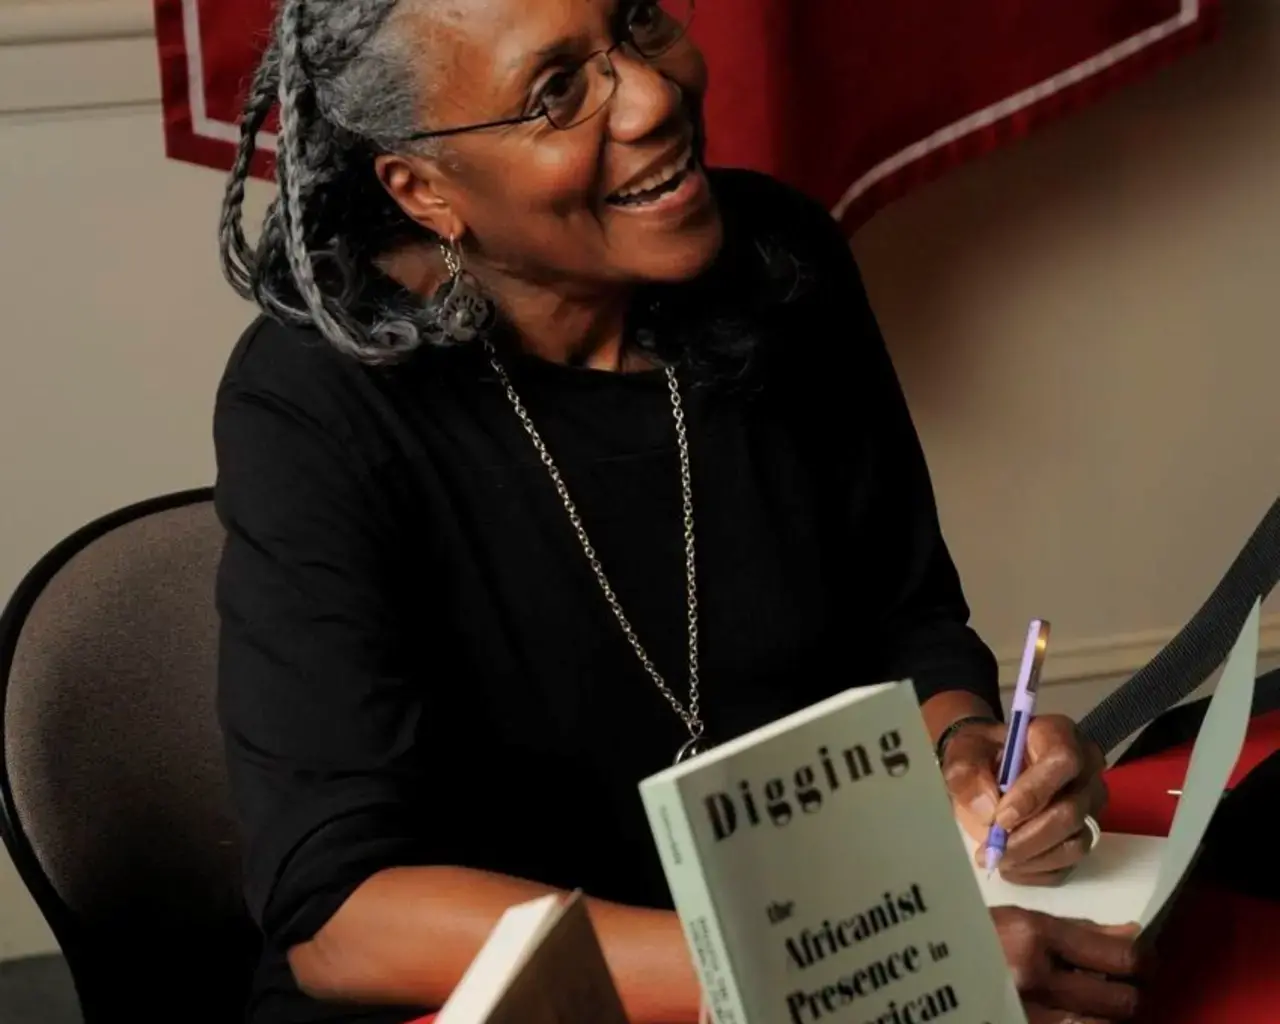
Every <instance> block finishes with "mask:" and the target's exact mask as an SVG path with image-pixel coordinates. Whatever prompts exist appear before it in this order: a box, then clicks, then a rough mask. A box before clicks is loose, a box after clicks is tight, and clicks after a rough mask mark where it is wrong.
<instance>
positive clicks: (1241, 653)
mask: <svg viewBox="0 0 1280 1024" xmlns="http://www.w3.org/2000/svg"><path fill="white" fill-rule="evenodd" d="M1261 625H1262V602H1261V601H1255V602H1254V605H1253V610H1252V611H1251V612H1250V613H1249V618H1248V619H1246V620H1245V624H1244V628H1243V629H1242V630H1241V631H1240V636H1239V637H1237V638H1236V642H1235V644H1234V645H1233V646H1232V648H1231V653H1230V654H1229V655H1227V662H1226V666H1225V667H1224V668H1223V670H1222V675H1221V676H1220V677H1219V679H1218V686H1217V689H1215V690H1214V692H1213V699H1212V700H1211V701H1210V702H1209V710H1208V711H1207V712H1205V716H1204V722H1203V723H1202V724H1201V726H1200V735H1199V736H1197V737H1196V744H1195V747H1193V748H1192V751H1191V760H1190V762H1189V763H1188V765H1187V775H1186V780H1185V781H1184V782H1183V784H1182V797H1181V798H1180V799H1179V800H1178V809H1177V811H1176V812H1174V816H1173V826H1172V828H1170V830H1169V840H1168V844H1167V845H1166V847H1165V852H1164V855H1163V858H1162V859H1161V863H1160V870H1159V873H1158V876H1157V878H1156V883H1155V891H1154V892H1153V893H1152V894H1151V898H1150V899H1149V900H1148V901H1147V905H1146V907H1145V908H1144V910H1143V912H1142V915H1141V916H1140V917H1139V918H1138V920H1139V922H1140V923H1141V924H1142V926H1143V927H1144V928H1146V927H1147V926H1149V925H1150V924H1151V923H1152V922H1153V921H1155V920H1156V919H1157V918H1158V917H1159V916H1160V914H1161V912H1162V911H1163V910H1164V908H1165V904H1166V903H1168V902H1169V899H1170V898H1171V897H1172V896H1173V894H1174V893H1175V892H1177V890H1178V887H1179V886H1180V885H1181V884H1182V879H1183V877H1184V876H1185V875H1186V873H1187V871H1188V870H1189V869H1190V868H1191V865H1192V864H1193V863H1194V862H1195V859H1196V855H1197V854H1198V853H1199V852H1200V844H1201V843H1202V842H1203V841H1204V834H1205V832H1206V831H1208V828H1209V822H1210V821H1212V820H1213V815H1214V812H1215V811H1216V810H1217V809H1218V804H1219V802H1220V801H1221V800H1222V794H1223V793H1224V792H1225V791H1226V788H1227V783H1228V782H1229V781H1230V779H1231V772H1232V770H1233V769H1234V768H1235V766H1236V761H1238V760H1239V759H1240V751H1241V749H1242V748H1243V747H1244V740H1245V736H1246V735H1247V734H1248V732H1249V719H1250V718H1251V717H1252V715H1253V691H1254V684H1255V682H1256V680H1257V675H1258V643H1259V639H1260V629H1261Z"/></svg>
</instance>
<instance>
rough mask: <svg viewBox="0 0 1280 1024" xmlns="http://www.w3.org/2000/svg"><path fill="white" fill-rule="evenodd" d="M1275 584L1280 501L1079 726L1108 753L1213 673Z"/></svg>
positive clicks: (1279, 565)
mask: <svg viewBox="0 0 1280 1024" xmlns="http://www.w3.org/2000/svg"><path fill="white" fill-rule="evenodd" d="M1277 581H1280V499H1277V500H1276V502H1275V503H1274V504H1273V505H1272V506H1271V508H1270V510H1269V511H1268V512H1267V514H1266V515H1265V516H1264V517H1263V519H1262V522H1261V523H1259V524H1258V527H1257V529H1255V530H1254V531H1253V535H1252V536H1251V537H1250V538H1249V542H1248V543H1247V544H1245V546H1244V550H1243V551H1241V552H1240V554H1239V555H1237V556H1236V560H1235V561H1234V562H1232V564H1231V567H1230V568H1229V569H1228V570H1227V573H1226V575H1225V576H1223V578H1222V581H1221V582H1220V583H1219V584H1218V586H1217V587H1216V588H1215V589H1214V591H1213V593H1212V594H1210V595H1209V599H1208V600H1207V601H1205V603H1204V604H1203V605H1202V606H1201V607H1200V610H1199V611H1197V612H1196V613H1195V615H1193V616H1192V617H1191V621H1190V622H1188V623H1187V624H1186V625H1185V626H1184V627H1183V628H1182V629H1181V631H1179V633H1178V635H1177V636H1175V637H1174V638H1173V639H1172V640H1171V641H1169V643H1168V644H1167V645H1166V646H1165V648H1164V649H1163V650H1162V651H1160V653H1159V654H1157V655H1156V656H1155V657H1154V658H1152V659H1151V661H1149V662H1148V663H1147V664H1146V665H1145V666H1143V667H1142V668H1141V669H1139V670H1138V672H1137V673H1135V674H1134V676H1133V677H1132V678H1131V679H1130V680H1129V681H1128V682H1126V683H1124V684H1123V685H1122V686H1120V687H1119V688H1118V689H1117V690H1116V691H1115V692H1114V693H1112V694H1111V695H1110V696H1109V697H1107V698H1106V699H1105V700H1103V701H1102V702H1101V703H1100V704H1098V706H1097V707H1096V708H1094V709H1093V710H1092V711H1090V712H1089V713H1088V714H1087V715H1086V716H1085V717H1084V718H1083V719H1082V720H1081V722H1080V731H1081V732H1083V733H1084V734H1085V735H1086V736H1088V737H1089V738H1090V739H1092V740H1093V741H1094V742H1095V743H1097V744H1098V746H1100V747H1101V748H1102V749H1103V751H1105V752H1110V751H1112V750H1114V749H1115V748H1116V747H1117V746H1119V745H1120V744H1121V743H1123V742H1124V741H1125V740H1126V739H1128V738H1129V737H1130V736H1132V735H1133V734H1134V733H1135V732H1137V731H1138V730H1139V729H1141V728H1143V727H1144V726H1146V725H1149V724H1150V723H1151V722H1153V721H1155V720H1156V719H1157V718H1159V717H1160V716H1161V715H1162V714H1164V713H1165V712H1166V711H1168V710H1169V709H1170V708H1172V707H1173V706H1174V705H1176V704H1177V703H1178V702H1179V701H1181V700H1183V699H1184V698H1186V697H1187V696H1189V695H1190V694H1191V693H1193V692H1194V691H1195V689H1196V688H1197V687H1198V686H1200V684H1201V683H1203V682H1204V681H1205V680H1206V679H1208V678H1209V676H1210V675H1211V674H1212V673H1213V671H1214V669H1216V668H1217V667H1218V666H1219V665H1220V664H1222V662H1223V660H1225V658H1226V656H1227V655H1228V654H1229V653H1230V651H1231V647H1232V645H1233V644H1234V643H1235V641H1236V638H1237V637H1238V636H1239V635H1240V630H1241V629H1243V628H1244V623H1245V620H1246V619H1247V618H1248V617H1249V612H1250V611H1251V610H1252V609H1253V605H1254V602H1255V601H1258V600H1259V599H1265V598H1266V597H1267V595H1268V594H1270V593H1271V591H1272V590H1273V589H1274V587H1275V585H1276V583H1277Z"/></svg>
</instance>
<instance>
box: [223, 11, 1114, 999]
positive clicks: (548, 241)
mask: <svg viewBox="0 0 1280 1024" xmlns="http://www.w3.org/2000/svg"><path fill="white" fill-rule="evenodd" d="M691 16H692V5H691V3H688V2H684V3H674V2H673V3H670V4H668V3H662V4H659V3H657V2H655V0H451V2H450V3H443V2H440V0H400V2H395V0H284V3H283V6H282V8H281V10H280V13H279V20H278V24H277V27H276V30H275V34H274V37H273V39H272V42H271V45H270V47H269V50H268V53H267V55H266V57H265V59H264V62H263V64H262V67H261V69H260V70H259V72H258V74H257V76H256V78H255V79H254V81H253V83H252V89H251V94H250V97H249V100H248V104H247V109H246V112H245V117H244V124H243V141H242V143H241V146H240V153H239V160H238V162H237V165H236V167H235V170H234V172H233V174H232V176H231V179H230V184H229V187H228V193H227V197H226V204H225V208H224V213H223V219H222V232H221V235H222V237H221V240H222V251H223V257H224V264H225V267H226V270H227V273H228V276H229V278H230V280H231V282H232V283H233V285H234V286H235V287H236V288H237V289H238V290H239V291H240V293H241V294H243V295H245V296H251V297H253V298H254V299H255V300H256V301H257V303H258V304H259V305H260V306H261V308H262V309H263V311H264V312H265V314H266V315H265V316H264V317H262V318H260V319H259V320H258V322H257V323H255V324H254V325H253V327H252V328H251V329H250V330H249V331H248V332H247V333H246V334H245V336H244V337H243V338H242V340H241V342H240V344H239V346H238V347H237V349H236V351H235V353H234V355H233V356H232V358H231V360H230V363H229V365H228V368H227V371H226V376H225V379H224V381H223V383H222V385H221V388H220V390H219V394H218V400H217V410H216V420H215V434H216V442H217V454H218V463H219V479H218V486H217V500H218V507H219V510H220V514H221V516H222V518H223V521H224V523H225V525H226V528H227V533H228V538H227V544H226V550H225V554H224V557H223V561H222V566H221V572H220V579H219V601H220V608H221V614H222V622H223V629H222V647H221V674H222V678H221V709H222V715H223V721H224V727H225V730H226V735H227V744H228V754H229V760H230V768H231V773H232V779H233V785H234V790H235V795H236V798H237V800H238V803H239V807H240V813H241V816H242V818H243V825H244V830H245V838H246V855H245V862H246V864H245V866H246V893H247V899H248V903H249V906H250V908H251V910H252V912H253V913H254V914H255V916H256V917H257V920H258V921H259V923H260V924H261V926H262V929H263V931H264V934H265V936H266V954H265V957H264V960H263V966H262V971H261V975H260V978H259V980H258V985H257V991H256V995H255V999H254V1005H253V1008H252V1010H251V1019H252V1020H253V1021H255V1022H259V1024H262V1022H277V1021H295V1022H302V1021H307V1022H311V1021H322V1020H362V1021H402V1020H406V1019H408V1018H409V1017H411V1016H413V1015H415V1014H417V1013H419V1012H421V1010H422V1008H427V1007H432V1006H437V1005H439V1004H440V1003H441V1002H442V1001H443V1000H444V999H445V998H446V997H447V995H448V993H449V991H450V989H451V988H452V986H453V985H454V984H455V983H456V981H457V980H458V978H459V977H460V975H461V973H462V971H463V969H464V968H465V966H466V965H467V963H468V962H469V961H470V959H471V958H472V956H473V955H474V954H475V952H476V950H477V949H478V948H479V946H480V944H481V943H482V942H483V940H484V938H485V936H486V935H487V933H488V931H489V929H490V928H491V927H492V925H493V924H494V922H495V921H496V919H497V918H498V916H499V915H500V913H501V912H502V911H503V910H504V909H505V908H506V907H507V906H509V905H511V904H513V903H515V902H518V901H521V900H524V899H528V898H530V897H532V896H535V895H537V894H540V893H545V892H548V891H551V890H554V889H569V888H576V887H581V888H582V889H584V890H585V891H586V892H587V893H588V894H589V895H590V896H591V897H592V902H591V910H592V914H593V918H594V921H595V924H596V927H597V929H598V931H599V934H600V937H601V940H602V943H603V946H604V948H605V951H606V955H607V957H608V959H609V963H610V965H611V967H612V969H613V971H614V973H615V975H616V977H617V980H618V983H619V986H620V990H621V993H622V996H623V1000H624V1002H625V1004H626V1007H627V1010H628V1012H629V1014H630V1017H631V1019H632V1020H633V1021H635V1022H636V1024H680V1022H683V1021H690V1020H692V1019H693V1018H694V1017H695V1016H696V1014H697V1010H698V991H697V984H696V981H695V977H694V974H693V971H692V968H691V965H690V961H689V957H688V954H687V951H686V947H685V943H684V941H683V938H682V936H681V933H680V930H679V927H678V924H677V922H676V919H675V916H674V914H673V913H672V912H671V911H670V910H669V909H668V908H669V907H670V903H669V896H668V894H667V890H666V886H665V883H664V880H663V877H662V874H661V871H660V868H659V865H658V861H657V857H656V854H655V850H654V847H653V843H652V840H651V838H650V836H649V834H648V830H647V827H646V825H645V822H644V818H643V813H642V810H641V805H640V801H639V798H638V795H637V791H636V784H637V783H638V781H639V780H640V779H641V778H643V777H645V776H647V775H649V774H651V773H652V772H654V771H656V770H658V769H660V768H662V767H664V766H665V765H667V764H669V763H670V762H671V760H672V758H673V757H674V756H676V755H677V752H681V753H682V754H684V755H688V754H691V753H696V752H697V750H698V749H701V748H702V747H704V746H705V745H707V744H709V743H714V742H720V741H723V740H724V739H727V738H729V737H731V736H734V735H737V734H740V733H742V732H744V731H746V730H749V729H751V728H753V727H756V726H758V725H761V724H763V723H765V722H767V721H770V720H773V719H776V718H777V717H779V716H781V715H784V714H787V713H789V712H792V711H795V710H797V709H799V708H801V707H803V706H805V705H807V704H810V703H812V702H813V701H815V700H817V699H820V698H821V697H824V696H827V695H829V694H831V693H834V692H837V691H839V690H842V689H845V688H847V687H849V686H851V685H861V684H867V683H873V682H878V681H882V680H885V679H895V678H908V677H909V678H911V679H913V680H914V683H915V686H916V688H917V690H918V692H919V696H920V699H921V702H922V707H923V712H924V716H925V719H926V720H927V723H928V726H929V729H930V731H931V732H932V735H933V736H934V738H935V739H936V740H937V741H938V743H939V750H940V755H941V756H942V757H943V761H944V766H945V769H946V772H947V774H948V777H949V779H950V783H951V786H952V792H953V794H955V795H956V797H957V801H958V804H959V805H960V806H962V808H963V809H964V813H965V815H967V820H968V821H969V824H970V827H971V828H972V829H973V830H974V832H975V834H981V831H982V829H984V828H985V827H986V825H987V824H988V823H989V822H990V821H991V819H992V817H993V815H995V814H996V813H997V798H998V792H997V790H996V788H995V786H994V783H993V781H992V778H991V770H992V764H993V762H994V760H995V758H996V755H997V754H998V750H999V745H1000V741H1001V738H1002V735H1003V732H1002V726H1001V725H1000V723H999V721H998V716H997V708H998V694H997V690H996V684H995V668H994V663H993V659H992V656H991V654H990V653H989V651H988V650H987V648H986V647H985V646H984V645H983V644H982V642H981V641H980V640H979V639H978V638H977V636H976V635H975V634H974V633H973V632H972V631H971V630H970V629H969V628H968V626H967V624H966V622H967V618H968V610H967V608H966V606H965V601H964V598H963V595H962V593H961V589H960V585H959V582H958V580H957V577H956V573H955V570H954V568H953V566H952V563H951V560H950V558H949V556H948V554H947V550H946V547H945V545H944V543H943V540H942V537H941V534H940V531H939V527H938V521H937V515H936V512H935V509H934V504H933V498H932V494H931V490H930V484H929V478H928V473H927V470H926V466H925V462H924V459H923V457H922V454H921V451H920V448H919V444H918V441H917V438H916V435H915V432H914V429H913V427H912V424H911V420H910V417H909V415H908V412H907V408H906V405H905V403H904V401H903V397H902V394H901V392H900V389H899V387H898V383H897V381H896V379H895V377H894V373H893V368H892V365H891V363H890V361H889V358H888V356H887V354H886V352H885V349H884V347H883V344H882V342H881V339H880V336H879V333H878V330H877V327H876V324H875V321H874V319H873V317H872V314H871V312H870V310H869V309H868V306H867V302H866V298H865V296H864V294H863V292H862V288H861V284H860V282H859V278H858V275H857V271H856V268H855V267H854V264H853V261H852V259H851V257H850V254H849V250H848V248H847V246H846V244H845V242H844V239H843V238H842V237H841V235H840V233H839V231H838V230H837V229H836V227H835V225H834V224H833V223H832V221H831V220H830V218H829V217H828V216H827V215H826V214H825V213H824V211H823V210H822V209H820V208H818V207H816V206H815V205H814V204H813V203H812V202H810V201H808V200H806V199H805V198H803V197H801V196H799V195H797V194H795V193H794V192H792V191H789V190H788V189H786V188H784V187H783V186H781V185H779V184H777V183H775V182H773V181H771V180H768V179H766V178H763V177H760V176H757V175H753V174H747V173H742V172H737V173H730V172H710V171H707V170H706V169H705V168H704V167H703V165H702V163H701V153H702V137H701V133H700V120H699V104H700V98H701V96H702V93H703V90H704V87H705V84H706V77H705V72H704V67H703V63H702V60H701V57H700V55H699V54H698V52H697V50H696V49H695V48H694V46H693V45H692V44H691V42H690V41H689V39H688V37H687V36H686V34H685V28H686V26H687V23H688V20H689V18H690V17H691ZM277 98H278V100H279V104H280V130H279V135H278V138H279V148H278V177H279V182H280V197H279V198H278V199H277V200H276V202H275V204H274V205H273V206H272V207H271V209H270V211H269V213H268V215H267V218H266V222H265V225H264V228H263V234H262V238H261V240H260V242H259V243H258V245H257V246H256V248H252V249H251V248H250V246H249V245H248V244H247V243H246V240H245V235H244V233H243V229H242V226H241V205H242V200H243V191H244V180H245V173H246V170H247V168H248V166H249V164H250V161H251V159H252V156H253V151H254V139H255V137H256V135H257V133H258V131H259V130H260V129H261V128H262V126H263V124H264V122H265V119H266V117H267V113H268V110H269V109H270V108H271V106H272V105H273V102H274V101H276V100H277ZM1030 763H1031V766H1030V768H1029V769H1028V771H1027V773H1026V781H1025V783H1024V784H1023V785H1022V786H1020V787H1019V788H1018V789H1017V790H1016V791H1015V792H1011V793H1010V794H1008V795H1007V796H1006V798H1005V799H1004V801H1003V803H1001V804H1000V806H999V814H1000V815H1001V820H1002V821H1005V823H1006V824H1013V823H1014V822H1012V821H1011V820H1006V819H1007V818H1008V816H1010V815H1020V816H1021V817H1020V823H1019V826H1018V828H1016V829H1015V831H1014V834H1013V839H1012V841H1011V844H1010V847H1009V853H1008V856H1007V857H1006V860H1005V870H1006V872H1007V873H1008V874H1009V875H1010V877H1012V878H1015V879H1021V880H1024V881H1029V882H1052V881H1054V880H1056V878H1058V877H1059V876H1060V874H1061V872H1063V871H1065V870H1068V869H1069V868H1070V867H1071V865H1072V864H1074V863H1075V862H1076V861H1077V860H1078V859H1079V857H1080V856H1081V855H1082V854H1083V853H1084V852H1085V850H1086V848H1087V845H1088V839H1087V837H1088V835H1089V830H1088V828H1087V827H1086V826H1087V823H1086V819H1085V815H1086V814H1089V813H1096V811H1097V809H1098V806H1099V804H1098V800H1099V799H1100V794H1101V789H1100V785H1099V783H1098V781H1097V769H1098V768H1099V766H1100V763H1101V762H1100V758H1099V757H1098V756H1097V753H1096V751H1089V750H1086V749H1085V748H1084V747H1082V745H1081V743H1080V742H1079V740H1078V739H1077V737H1076V735H1075V732H1074V730H1073V728H1072V727H1071V725H1070V723H1069V722H1065V721H1064V720H1058V719H1048V718H1047V719H1045V720H1043V721H1042V722H1040V723H1039V724H1038V725H1037V732H1036V736H1035V737H1034V741H1033V743H1032V748H1031V752H1030ZM997 923H998V924H999V926H1000V929H1001V934H1002V937H1003V939H1004V942H1005V948H1006V951H1007V953H1008V955H1009V958H1010V962H1011V964H1012V965H1013V967H1014V969H1015V971H1016V972H1017V975H1018V977H1019V979H1020V984H1021V986H1022V990H1023V991H1024V992H1025V993H1026V995H1027V1000H1028V1005H1029V1006H1030V1007H1032V1010H1031V1012H1032V1013H1034V1014H1036V1015H1037V1016H1036V1017H1035V1020H1036V1021H1037V1024H1040V1022H1050V1021H1054V1022H1060V1021H1065V1020H1068V1019H1083V1018H1078V1017H1077V1018H1072V1017H1070V1014H1071V1013H1073V1012H1074V1013H1078V1014H1084V1015H1086V1016H1089V1017H1090V1019H1092V1018H1093V1017H1097V1018H1099V1019H1103V1018H1105V1019H1120V1018H1122V1017H1125V1016H1127V1015H1128V1013H1129V1012H1130V1010H1131V1007H1132V1000H1133V988H1132V987H1131V986H1130V985H1128V984H1125V983H1121V982H1118V981H1109V980H1103V979H1102V978H1101V977H1100V976H1099V974H1098V973H1097V972H1101V973H1105V974H1109V975H1125V974H1129V973H1131V972H1132V968H1133V943H1132V939H1131V937H1130V936H1129V935H1127V934H1122V933H1111V932H1107V931H1105V930H1100V929H1096V928H1092V927H1090V926H1086V925H1080V924H1073V923H1068V922H1060V921H1054V920H1051V919H1048V918H1040V917H1036V916H1035V915H1029V914H1021V913H1017V912H1013V911H1002V912H1000V914H999V915H998V917H997ZM1072 965H1074V966H1078V967H1081V968H1084V969H1086V970H1087V971H1089V972H1093V973H1081V972H1076V971H1074V970H1072V969H1071V966H1072Z"/></svg>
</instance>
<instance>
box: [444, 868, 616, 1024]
mask: <svg viewBox="0 0 1280 1024" xmlns="http://www.w3.org/2000/svg"><path fill="white" fill-rule="evenodd" d="M435 1024H627V1018H626V1014H625V1013H624V1012H623V1009H622V1000H621V999H620V998H619V996H618V991H617V989H616V988H615V987H614V983H613V977H612V976H611V975H610V973H609V968H608V965H607V964H606V963H605V959H604V953H603V952H602V951H601V949H600V944H599V942H598V941H597V939H596V933H595V929H594V928H592V926H591V919H590V918H589V917H588V916H587V906H586V903H585V902H584V901H583V899H582V896H581V894H580V893H574V894H573V895H571V896H569V897H567V898H566V897H563V896H559V895H551V896H544V897H542V898H540V899H536V900H531V901H529V902H528V903H521V904H517V905H516V906H514V907H511V908H510V909H508V910H507V911H506V913H504V914H503V915H502V917H501V918H500V919H499V920H498V923H497V924H496V925H495V926H494V929H493V931H492V932H491V933H490V934H489V938H488V939H487V940H486V942H485V944H484V946H483V947H482V948H481V950H480V952H479V953H478V954H476V958H475V959H474V960H472V961H471V965H470V966H469V967H468V968H467V970H466V972H465V973H464V974H463V976H462V980H461V981H460V982H459V983H458V986H457V988H455V989H454V990H453V993H452V994H451V995H450V996H449V1001H448V1002H447V1003H445V1005H444V1007H443V1008H442V1009H441V1010H440V1013H439V1015H438V1016H437V1017H436V1018H435Z"/></svg>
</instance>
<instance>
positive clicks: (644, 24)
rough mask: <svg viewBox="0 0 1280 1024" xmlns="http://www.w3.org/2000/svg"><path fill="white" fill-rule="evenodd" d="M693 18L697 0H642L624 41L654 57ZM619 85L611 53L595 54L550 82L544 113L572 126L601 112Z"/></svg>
mask: <svg viewBox="0 0 1280 1024" xmlns="http://www.w3.org/2000/svg"><path fill="white" fill-rule="evenodd" d="M692 18H693V0H641V2H640V3H638V4H636V5H635V6H634V7H633V8H632V10H631V12H630V14H629V16H628V19H627V25H626V30H627V31H626V37H625V40H623V41H625V42H626V43H628V44H630V45H631V46H632V47H633V48H634V49H635V50H636V52H637V53H639V54H640V55H641V56H642V57H646V58H648V59H650V60H652V59H653V58H655V57H659V56H661V55H662V54H664V53H666V51H667V50H669V49H671V47H673V46H674V45H675V44H676V43H678V42H679V41H680V39H681V38H682V37H683V36H684V33H685V29H686V28H688V25H689V22H690V21H691V20H692ZM617 88H618V73H617V71H616V70H615V69H614V66H613V61H612V59H611V58H610V57H609V54H608V53H603V52H602V53H597V54H594V55H592V57H591V58H590V59H589V60H587V61H586V62H585V63H584V64H582V65H581V66H580V67H578V68H576V69H575V70H573V71H571V72H568V71H566V72H565V73H563V74H561V75H558V76H556V77H555V78H553V79H552V80H551V81H549V82H548V83H547V86H546V87H545V88H544V89H543V93H542V103H543V113H544V114H545V115H546V118H547V120H548V121H550V122H551V124H552V126H553V127H555V128H559V129H562V130H563V129H567V128H572V127H573V126H574V125H579V124H581V123H582V122H583V121H586V120H588V119H589V118H592V117H594V116H595V115H596V114H598V113H599V112H600V111H601V110H602V109H603V108H604V106H605V104H606V103H608V102H609V100H610V99H612V98H613V94H614V92H615V91H616V90H617Z"/></svg>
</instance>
